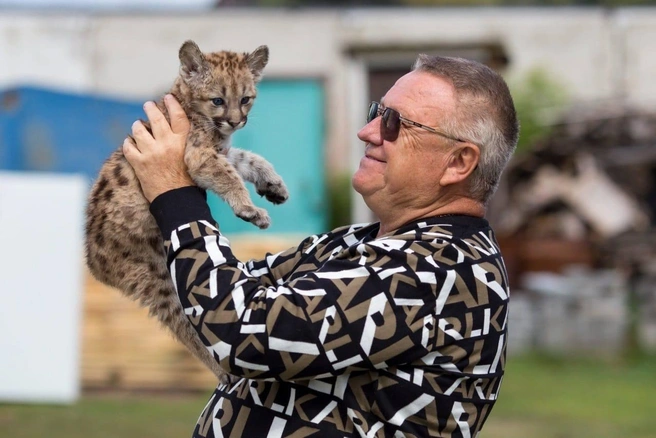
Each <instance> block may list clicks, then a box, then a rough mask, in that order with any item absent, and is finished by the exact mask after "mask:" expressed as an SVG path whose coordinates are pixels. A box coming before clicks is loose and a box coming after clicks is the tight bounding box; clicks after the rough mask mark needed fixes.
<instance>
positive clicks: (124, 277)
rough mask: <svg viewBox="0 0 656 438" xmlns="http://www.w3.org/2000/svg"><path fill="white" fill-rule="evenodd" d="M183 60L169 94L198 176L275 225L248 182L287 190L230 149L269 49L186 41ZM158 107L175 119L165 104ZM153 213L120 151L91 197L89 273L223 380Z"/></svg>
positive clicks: (267, 170)
mask: <svg viewBox="0 0 656 438" xmlns="http://www.w3.org/2000/svg"><path fill="white" fill-rule="evenodd" d="M179 57H180V74H179V76H178V78H177V79H176V80H175V82H174V84H173V87H172V88H171V90H170V93H171V94H173V95H174V96H175V97H176V98H177V100H178V101H179V102H180V104H181V105H182V107H183V108H184V110H185V112H186V114H187V116H188V117H189V120H190V122H191V130H190V132H189V136H188V139H187V145H186V149H185V163H186V165H187V168H188V170H189V174H190V176H191V178H192V179H193V180H194V182H195V183H196V184H197V185H198V186H199V187H202V188H204V189H208V190H211V191H213V192H215V193H216V194H217V195H219V196H220V197H221V198H223V199H224V200H225V201H226V202H227V203H228V205H230V207H231V208H232V210H233V211H234V212H235V214H236V215H237V216H239V217H240V218H242V219H244V220H246V221H249V222H252V223H253V224H255V225H257V226H258V227H260V228H266V227H268V226H269V223H270V219H269V216H268V215H267V213H266V211H265V210H263V209H261V208H257V207H256V206H255V205H253V203H252V201H251V199H250V196H249V194H248V190H247V189H246V187H245V186H244V180H246V181H249V182H252V183H253V184H254V185H255V188H256V190H257V193H258V194H260V195H263V196H265V197H266V198H267V199H268V200H269V201H271V202H273V203H275V204H278V203H282V202H285V201H286V200H287V197H288V192H287V188H286V187H285V184H284V183H283V181H282V179H281V178H280V176H279V175H278V174H276V173H275V171H274V170H273V167H272V166H271V164H269V163H268V162H267V161H265V160H264V159H263V158H262V157H260V156H258V155H256V154H254V153H251V152H247V151H243V150H238V149H236V148H231V147H230V135H231V134H232V133H233V132H234V131H235V130H237V129H239V128H242V127H243V126H244V125H245V124H246V121H247V117H248V112H249V111H250V109H251V108H252V106H253V102H254V100H255V97H256V88H255V86H256V84H257V83H258V82H259V81H260V79H261V77H262V70H263V69H264V67H265V66H266V64H267V62H268V59H269V49H268V48H267V47H266V46H261V47H258V48H257V49H256V50H255V51H253V52H252V53H235V52H229V51H221V52H214V53H202V52H201V51H200V49H199V48H198V46H197V45H196V44H195V43H194V42H193V41H187V42H185V43H184V44H183V45H182V47H181V48H180V52H179ZM157 106H158V107H159V109H160V110H161V111H162V112H163V113H164V115H165V116H166V117H167V119H168V118H169V116H168V112H167V110H166V107H165V105H164V103H163V100H160V101H159V102H157ZM144 124H145V125H146V127H147V128H148V129H150V126H149V125H148V123H146V122H144ZM148 208H149V204H148V201H146V199H145V198H144V196H143V194H142V192H141V188H140V185H139V181H138V180H137V178H136V176H135V174H134V171H133V170H132V167H130V165H129V164H128V162H127V161H126V159H125V157H124V156H123V152H122V150H121V148H119V149H118V150H116V151H115V152H114V153H113V154H112V155H111V156H110V157H109V159H108V160H107V161H106V162H105V164H104V165H103V167H102V169H101V170H100V174H99V176H98V178H97V180H96V182H95V184H94V185H93V187H92V189H91V193H90V197H89V202H88V206H87V211H86V242H85V243H86V257H87V264H88V266H89V269H90V270H91V273H92V274H93V275H94V276H95V277H96V278H97V279H98V280H99V281H101V282H103V283H105V284H107V285H109V286H112V287H115V288H118V289H119V290H121V291H122V292H123V293H124V294H125V295H127V296H128V297H130V298H132V299H134V300H137V301H139V302H140V303H141V304H142V305H144V306H146V307H148V309H149V310H150V314H151V315H152V316H155V317H157V318H158V319H159V320H160V321H161V322H162V323H163V324H164V325H165V326H167V327H168V328H169V329H171V331H172V332H173V333H174V334H175V336H176V337H177V338H178V339H179V340H180V341H181V342H182V343H183V344H184V345H185V346H186V347H187V348H188V349H189V350H190V351H191V352H192V353H193V354H194V355H196V356H197V357H198V358H199V359H200V360H201V361H203V363H205V365H207V366H208V367H209V368H210V369H211V370H212V371H213V372H214V373H215V374H216V375H217V377H219V378H221V377H222V376H223V375H224V373H223V371H222V370H221V369H220V368H219V366H218V364H217V362H216V361H215V360H214V359H213V358H212V355H211V354H210V353H209V352H208V350H207V349H206V348H205V346H204V345H203V343H202V342H201V340H200V339H199V337H198V335H197V334H196V331H195V330H194V328H193V327H192V325H191V323H190V322H189V321H188V320H187V317H186V316H185V315H184V312H183V309H182V307H181V305H180V302H179V300H178V298H177V296H176V292H175V289H174V286H173V282H172V281H171V278H170V275H169V273H168V270H167V267H166V255H165V253H164V244H163V240H162V237H161V235H160V231H159V229H158V228H157V225H156V223H155V220H154V219H153V217H152V216H151V214H150V212H149V210H148Z"/></svg>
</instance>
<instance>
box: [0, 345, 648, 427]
mask: <svg viewBox="0 0 656 438" xmlns="http://www.w3.org/2000/svg"><path fill="white" fill-rule="evenodd" d="M210 392H211V391H210V389H209V388H208V392H207V393H206V394H202V395H194V396H170V395H169V396H166V395H159V396H158V395H149V396H144V395H142V396H137V397H134V396H132V397H127V396H116V395H112V396H97V395H90V396H86V397H84V398H83V400H82V401H80V402H79V403H77V404H76V405H74V406H68V407H56V406H33V405H0V436H2V437H4V436H7V437H13V438H36V437H39V438H40V437H46V436H47V437H49V438H64V437H66V438H78V437H79V438H81V437H85V438H110V437H112V438H114V437H122V438H132V437H134V438H136V437H140V438H142V437H151V436H152V437H158V438H168V437H171V438H173V437H175V438H179V437H188V436H190V435H191V431H192V430H193V427H194V424H195V422H196V419H197V417H198V415H199V414H200V411H201V410H202V408H203V407H204V406H205V403H206V401H207V398H208V397H209V394H210ZM655 392H656V358H643V359H640V360H638V361H636V362H635V363H631V364H627V363H619V362H618V363H608V362H603V363H601V362H596V361H592V360H581V359H578V360H566V359H557V358H546V357H537V356H534V357H523V358H510V360H509V362H508V367H507V374H506V378H505V380H504V382H503V386H502V389H501V395H500V397H499V401H498V403H497V405H496V406H495V408H494V411H493V412H492V414H491V416H490V418H489V420H488V422H487V425H486V427H485V430H484V433H482V434H481V435H482V436H481V438H570V437H571V438H574V437H576V438H592V437H594V438H606V437H619V436H621V437H630V438H647V437H653V436H656V415H654V412H656V394H654V393H655Z"/></svg>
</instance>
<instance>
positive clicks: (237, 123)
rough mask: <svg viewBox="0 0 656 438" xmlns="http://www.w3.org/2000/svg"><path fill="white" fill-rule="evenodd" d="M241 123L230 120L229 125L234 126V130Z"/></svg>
mask: <svg viewBox="0 0 656 438" xmlns="http://www.w3.org/2000/svg"><path fill="white" fill-rule="evenodd" d="M240 123H241V121H239V122H231V121H230V120H228V125H230V126H232V127H233V128H236V127H237V125H239V124H240Z"/></svg>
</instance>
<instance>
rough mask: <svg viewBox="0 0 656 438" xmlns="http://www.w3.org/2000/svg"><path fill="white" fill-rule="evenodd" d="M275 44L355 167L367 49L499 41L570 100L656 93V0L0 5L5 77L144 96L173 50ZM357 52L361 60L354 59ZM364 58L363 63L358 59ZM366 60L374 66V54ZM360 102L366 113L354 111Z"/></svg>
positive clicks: (521, 69)
mask: <svg viewBox="0 0 656 438" xmlns="http://www.w3.org/2000/svg"><path fill="white" fill-rule="evenodd" d="M186 39H194V40H195V41H196V42H197V43H198V44H199V45H200V47H201V48H202V49H204V50H216V49H224V48H226V49H232V50H244V51H247V50H252V49H254V48H255V47H257V46H259V45H261V44H267V45H268V46H269V48H270V50H271V60H270V64H269V66H268V67H267V69H266V70H265V73H266V74H267V75H268V76H269V77H292V78H293V77H312V78H318V79H321V80H322V81H323V82H324V84H325V86H326V97H327V101H326V114H327V121H326V122H327V125H326V126H327V131H326V134H327V138H326V150H327V155H326V159H327V163H326V164H327V166H328V168H329V169H330V170H339V169H345V168H348V167H349V165H347V163H351V164H350V166H353V165H354V162H353V160H349V159H347V157H349V154H350V150H351V149H352V147H353V146H354V145H357V143H358V142H357V139H356V138H355V134H356V131H357V128H358V127H359V126H358V125H360V124H361V123H362V121H363V119H364V115H363V114H364V111H365V110H364V108H365V106H366V102H364V101H362V102H360V100H363V99H365V97H363V96H364V94H365V93H354V92H353V86H354V85H353V84H362V85H363V86H364V85H366V80H365V79H366V78H365V79H363V78H353V77H351V76H352V75H353V74H356V75H362V74H364V73H366V68H363V65H362V63H363V62H365V61H363V59H364V58H362V56H361V55H362V54H363V53H364V54H366V53H367V52H368V51H373V50H376V51H380V50H406V51H407V52H409V53H415V52H416V51H418V50H421V49H425V48H436V49H437V48H444V49H448V48H449V47H453V48H458V47H460V48H462V47H475V46H477V45H485V44H498V45H500V46H501V47H503V49H504V50H505V52H506V53H507V55H508V57H509V60H510V64H509V66H508V69H507V71H506V72H505V74H506V75H507V76H508V77H515V76H518V75H521V74H523V73H525V72H527V71H529V70H530V69H533V68H535V67H541V68H544V69H546V70H547V71H549V72H551V73H552V75H553V77H554V78H555V79H556V80H558V81H559V82H561V83H563V84H564V85H565V87H566V89H567V90H568V92H569V95H570V96H571V97H572V98H574V99H584V100H594V99H606V98H616V97H623V96H624V97H626V98H628V99H630V100H632V101H640V102H642V103H645V102H646V103H647V104H652V105H654V104H656V81H654V80H653V72H654V71H656V56H654V49H653V47H652V46H653V44H652V42H653V41H654V40H656V8H642V9H619V10H616V11H614V12H608V11H606V10H602V9H576V8H565V9H530V8H509V9H503V8H483V9H471V8H467V9H457V8H456V9H439V8H430V9H428V8H426V9H407V8H406V9H351V10H348V9H347V10H339V9H330V10H321V9H306V10H303V9H300V10H292V11H290V10H285V9H280V10H277V9H262V10H257V9H228V8H220V9H217V10H214V11H211V12H208V13H206V14H202V13H194V14H178V15H172V14H145V13H134V12H133V13H129V14H127V13H126V14H125V15H120V14H84V13H77V14H65V13H41V14H39V13H28V12H22V13H19V12H4V13H0V88H5V87H8V86H14V85H18V84H35V85H43V86H48V87H55V88H62V89H68V90H72V91H79V92H94V93H102V94H110V95H116V96H121V97H129V98H135V99H145V98H148V97H151V96H153V95H156V94H159V93H161V92H163V91H164V90H166V89H168V87H169V85H170V84H171V82H172V79H173V78H174V77H175V75H176V74H177V69H178V62H177V50H178V48H179V46H180V45H181V44H182V42H183V41H184V40H186ZM354 63H355V64H354ZM358 63H360V64H359V66H358ZM364 67H366V62H365V65H364ZM358 111H359V112H361V113H362V114H359V113H358Z"/></svg>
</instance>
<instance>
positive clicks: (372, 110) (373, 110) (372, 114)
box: [367, 102, 378, 123]
mask: <svg viewBox="0 0 656 438" xmlns="http://www.w3.org/2000/svg"><path fill="white" fill-rule="evenodd" d="M377 116H378V102H371V103H370V104H369V113H368V114H367V123H369V122H371V121H372V120H373V119H375V118H376V117H377Z"/></svg>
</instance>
